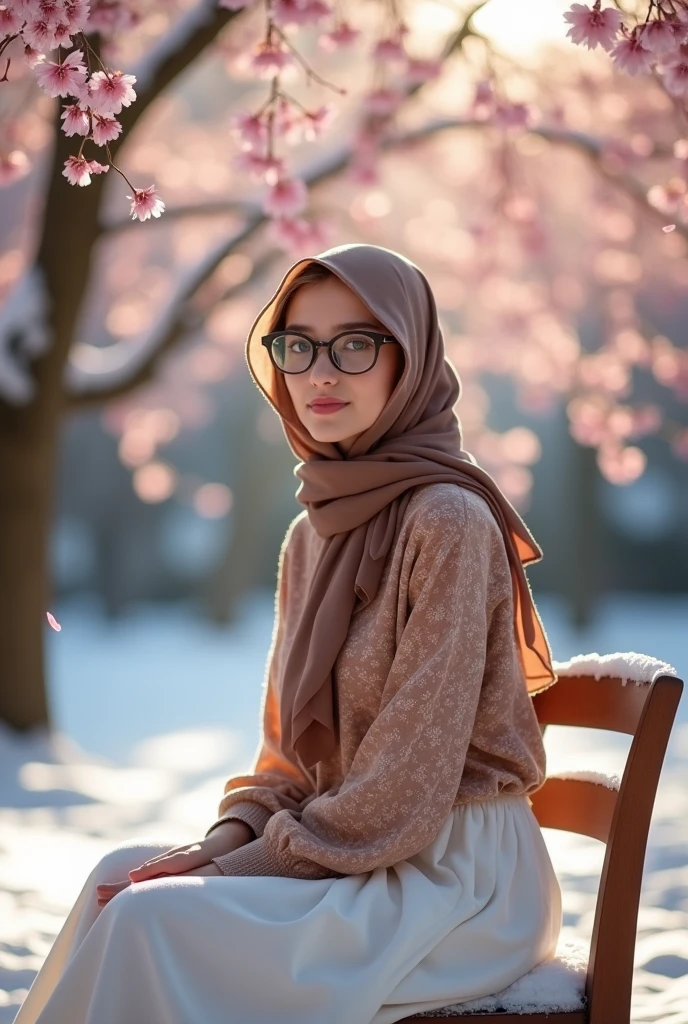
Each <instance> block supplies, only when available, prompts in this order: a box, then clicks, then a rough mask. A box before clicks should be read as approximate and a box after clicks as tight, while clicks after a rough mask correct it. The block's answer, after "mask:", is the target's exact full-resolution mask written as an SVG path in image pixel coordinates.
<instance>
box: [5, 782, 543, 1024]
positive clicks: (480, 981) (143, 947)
mask: <svg viewBox="0 0 688 1024" xmlns="http://www.w3.org/2000/svg"><path fill="white" fill-rule="evenodd" d="M175 845H176V843H175V842H174V841H171V842H169V843H167V842H159V841H158V842H153V843H151V842H145V841H143V840H136V841H130V842H128V843H125V844H122V845H120V846H118V847H116V848H115V849H113V850H111V851H110V852H109V853H108V854H106V856H104V857H103V858H101V860H100V861H99V862H98V864H96V866H95V867H94V869H93V871H92V872H91V874H90V875H89V876H88V878H87V879H86V882H85V883H84V886H83V888H82V890H81V892H80V894H79V896H78V898H77V900H76V902H75V904H74V906H73V907H72V909H71V911H70V913H69V915H68V917H67V919H66V921H65V923H64V925H63V927H62V929H61V931H60V933H59V935H58V936H57V938H56V940H55V942H54V944H53V946H52V948H51V950H50V952H49V954H48V956H47V958H46V960H45V962H44V964H43V966H42V968H41V970H40V971H39V973H38V975H37V976H36V978H35V980H34V982H33V984H32V986H31V988H30V990H29V992H28V994H27V996H26V999H25V1000H24V1003H23V1004H22V1006H21V1008H20V1010H19V1013H18V1015H17V1016H16V1018H15V1022H14V1024H393V1022H395V1021H398V1020H400V1019H401V1018H403V1017H406V1016H410V1015H411V1014H414V1013H419V1012H421V1011H424V1010H433V1009H436V1008H438V1007H441V1006H446V1005H448V1004H450V1003H456V1002H461V1001H464V1000H469V999H477V998H479V997H481V996H486V995H490V994H491V993H494V992H497V991H499V990H500V989H502V988H505V987H506V986H507V985H510V984H512V982H514V981H516V980H517V979H518V978H520V977H522V975H524V974H526V973H527V972H528V971H530V970H531V969H532V968H533V967H534V966H535V965H536V964H538V963H540V962H541V961H542V960H544V959H546V958H547V957H549V956H551V955H552V954H553V953H554V951H555V948H556V944H557V939H558V937H559V932H560V929H561V922H562V906H561V891H560V888H559V883H558V881H557V877H556V875H555V873H554V869H553V867H552V863H551V861H550V858H549V853H548V851H547V847H546V845H545V841H544V838H543V836H542V832H541V830H540V827H539V825H538V823H537V820H536V818H535V815H534V814H533V811H532V809H531V806H530V802H529V800H528V798H527V797H526V796H512V795H506V796H505V795H500V796H499V797H497V798H496V799H492V800H481V801H474V802H472V803H468V804H462V805H460V806H458V807H454V808H453V809H452V811H451V813H450V814H449V816H448V817H447V819H446V820H445V822H444V824H443V825H442V828H441V829H440V831H439V833H438V835H437V836H436V838H435V839H434V841H433V842H432V843H430V845H429V846H427V847H426V848H425V849H423V850H421V851H420V852H419V853H417V854H416V855H415V856H413V857H410V858H409V859H408V860H404V861H400V862H399V863H397V864H395V865H394V866H393V867H388V868H383V867H380V868H376V869H375V870H374V871H369V872H365V873H362V874H357V875H347V876H346V877H344V878H335V879H332V878H328V879H322V880H318V881H316V880H303V879H294V878H273V877H255V876H251V877H235V876H222V877H203V876H186V877H185V876H179V877H174V876H170V877H168V878H159V879H152V880H149V881H146V882H136V883H134V884H132V885H130V886H129V887H128V888H127V889H124V890H123V891H121V892H119V893H118V894H117V895H116V896H115V897H113V899H111V900H110V901H109V903H107V904H106V905H105V906H104V907H103V908H99V907H98V904H97V893H96V886H97V885H98V884H99V883H101V882H114V881H120V880H122V879H125V878H126V877H127V872H128V871H129V870H130V869H131V868H133V867H137V866H139V865H140V864H141V863H142V862H143V861H145V860H147V859H149V858H150V857H153V856H156V855H157V854H159V853H161V852H164V851H165V850H168V849H170V848H171V847H172V846H175Z"/></svg>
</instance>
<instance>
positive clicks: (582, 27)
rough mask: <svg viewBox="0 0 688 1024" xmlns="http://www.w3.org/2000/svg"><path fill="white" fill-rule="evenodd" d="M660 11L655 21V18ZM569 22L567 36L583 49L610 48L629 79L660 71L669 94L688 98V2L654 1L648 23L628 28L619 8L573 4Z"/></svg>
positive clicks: (616, 64)
mask: <svg viewBox="0 0 688 1024" xmlns="http://www.w3.org/2000/svg"><path fill="white" fill-rule="evenodd" d="M653 10H654V17H651V14H652V12H653ZM564 20H565V21H567V22H569V23H570V25H571V28H570V29H569V30H568V33H567V35H568V36H569V37H570V38H571V40H572V42H574V43H576V44H577V45H578V46H587V47H588V49H594V48H595V47H596V46H601V47H602V48H603V49H605V50H607V51H608V53H609V55H610V57H611V59H612V62H613V64H614V66H615V67H616V68H617V69H618V70H619V71H625V72H626V73H627V74H629V75H637V74H640V73H645V72H648V71H651V70H652V69H653V68H655V69H656V70H657V72H658V73H659V75H660V77H661V78H662V80H663V82H664V85H665V87H666V89H667V92H669V93H671V95H672V96H676V97H680V98H682V99H687V98H688V3H687V2H686V0H652V2H651V3H650V9H649V13H648V16H647V18H646V19H645V21H643V22H641V23H639V24H637V25H635V26H634V27H633V28H632V29H630V30H629V29H628V28H627V27H626V25H624V23H623V19H622V15H621V13H620V12H619V11H618V10H617V9H616V8H615V7H606V8H604V9H603V8H602V4H601V0H595V3H594V4H593V6H592V7H588V6H587V5H586V4H578V3H576V4H573V5H572V6H571V8H570V10H568V11H567V12H566V13H565V14H564Z"/></svg>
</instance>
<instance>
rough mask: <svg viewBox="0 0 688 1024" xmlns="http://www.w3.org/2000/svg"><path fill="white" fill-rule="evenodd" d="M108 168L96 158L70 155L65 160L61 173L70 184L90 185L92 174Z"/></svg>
mask: <svg viewBox="0 0 688 1024" xmlns="http://www.w3.org/2000/svg"><path fill="white" fill-rule="evenodd" d="M107 170H109V167H108V165H107V164H99V163H98V161H97V160H87V159H86V157H83V156H70V157H68V158H67V159H66V160H65V165H64V170H63V172H62V174H63V175H64V177H65V178H66V179H67V181H68V182H69V184H70V185H82V186H83V185H90V184H91V175H92V174H104V173H105V171H107Z"/></svg>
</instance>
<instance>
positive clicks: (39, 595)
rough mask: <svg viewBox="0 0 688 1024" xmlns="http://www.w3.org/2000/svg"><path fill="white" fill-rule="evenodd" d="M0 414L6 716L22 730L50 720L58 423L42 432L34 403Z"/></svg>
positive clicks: (2, 702)
mask: <svg viewBox="0 0 688 1024" xmlns="http://www.w3.org/2000/svg"><path fill="white" fill-rule="evenodd" d="M1 420H2V430H0V479H2V481H3V486H2V500H1V501H0V565H1V566H2V588H0V719H4V721H5V722H7V723H8V724H9V725H10V726H12V727H14V728H15V729H22V730H23V729H28V728H31V727H32V726H35V725H48V724H49V707H48V700H47V697H46V691H45V666H44V651H43V637H44V631H45V626H46V612H47V611H49V610H50V600H49V586H48V579H47V576H48V568H47V566H48V542H49V528H50V514H51V507H52V493H53V472H54V466H55V458H54V447H55V430H50V429H47V430H46V429H43V430H41V432H40V435H37V432H36V430H35V429H34V428H35V423H31V422H30V416H29V414H28V410H22V411H21V412H19V411H16V410H8V409H2V417H1Z"/></svg>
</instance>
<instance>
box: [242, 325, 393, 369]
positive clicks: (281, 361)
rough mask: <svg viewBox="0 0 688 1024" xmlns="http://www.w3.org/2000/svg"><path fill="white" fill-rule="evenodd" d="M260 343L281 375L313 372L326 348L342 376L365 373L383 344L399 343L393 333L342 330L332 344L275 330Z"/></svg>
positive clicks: (302, 335) (298, 333)
mask: <svg viewBox="0 0 688 1024" xmlns="http://www.w3.org/2000/svg"><path fill="white" fill-rule="evenodd" d="M261 340H262V343H263V345H265V347H266V349H267V350H268V353H269V355H270V359H271V360H272V365H273V366H274V367H275V369H276V370H279V371H280V372H281V373H305V372H306V370H310V368H311V366H312V365H313V363H314V362H315V360H316V357H317V354H318V349H319V348H327V350H328V355H329V357H330V360H331V362H332V364H333V365H334V366H336V368H337V369H338V370H341V371H342V373H366V372H367V371H368V370H372V368H373V367H374V366H375V363H376V362H377V357H378V353H379V352H380V345H386V344H389V343H390V342H393V341H394V342H396V341H397V339H396V338H394V337H392V335H391V334H383V333H381V332H380V331H367V330H361V331H342V332H341V334H335V336H334V338H330V340H329V341H313V339H312V338H309V337H308V335H307V334H302V333H301V331H272V332H271V333H270V334H265V335H264V336H263V338H262V339H261ZM397 344H398V342H397Z"/></svg>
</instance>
